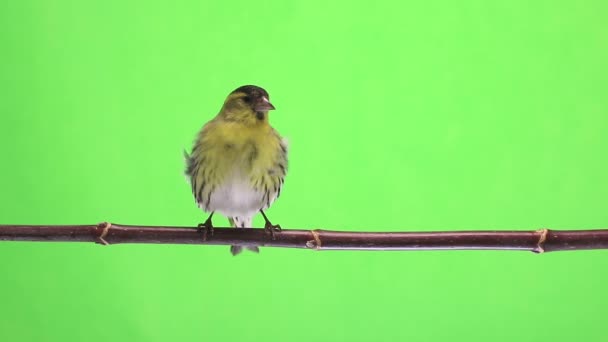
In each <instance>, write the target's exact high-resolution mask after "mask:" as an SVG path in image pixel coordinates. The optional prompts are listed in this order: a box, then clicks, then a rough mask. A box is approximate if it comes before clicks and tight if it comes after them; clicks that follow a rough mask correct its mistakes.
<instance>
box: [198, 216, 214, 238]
mask: <svg viewBox="0 0 608 342" xmlns="http://www.w3.org/2000/svg"><path fill="white" fill-rule="evenodd" d="M196 230H197V231H198V232H199V233H202V234H203V240H204V241H207V237H208V236H213V225H212V224H211V220H209V219H207V221H205V222H204V223H199V224H198V228H197V229H196Z"/></svg>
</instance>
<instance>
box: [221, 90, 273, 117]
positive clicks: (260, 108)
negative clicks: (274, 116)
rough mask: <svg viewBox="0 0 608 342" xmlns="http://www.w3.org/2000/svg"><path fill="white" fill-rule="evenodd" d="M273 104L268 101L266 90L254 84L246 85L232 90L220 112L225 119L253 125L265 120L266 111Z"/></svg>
mask: <svg viewBox="0 0 608 342" xmlns="http://www.w3.org/2000/svg"><path fill="white" fill-rule="evenodd" d="M273 109H274V106H273V105H272V103H270V101H269V95H268V92H267V91H266V90H264V89H263V88H260V87H258V86H254V85H246V86H242V87H239V88H237V89H236V90H234V91H233V92H232V93H230V95H228V97H227V98H226V101H224V106H223V107H222V110H221V112H220V116H222V117H223V118H224V119H226V120H230V121H238V122H242V123H244V124H249V125H255V124H259V123H262V122H267V120H268V111H269V110H273Z"/></svg>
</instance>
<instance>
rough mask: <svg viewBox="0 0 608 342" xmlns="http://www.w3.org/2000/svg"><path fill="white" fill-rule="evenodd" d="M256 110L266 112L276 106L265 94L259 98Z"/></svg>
mask: <svg viewBox="0 0 608 342" xmlns="http://www.w3.org/2000/svg"><path fill="white" fill-rule="evenodd" d="M253 109H254V110H255V111H256V112H265V111H268V110H273V109H274V106H273V105H272V103H270V101H268V99H267V98H266V96H263V97H262V99H261V100H259V101H258V102H257V103H256V104H255V106H254V108H253Z"/></svg>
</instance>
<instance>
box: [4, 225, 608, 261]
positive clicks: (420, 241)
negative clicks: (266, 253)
mask: <svg viewBox="0 0 608 342" xmlns="http://www.w3.org/2000/svg"><path fill="white" fill-rule="evenodd" d="M0 241H61V242H96V243H99V244H103V245H113V244H120V243H162V244H201V245H249V246H265V247H288V248H307V249H315V250H326V249H330V250H463V249H466V250H480V249H483V250H522V251H531V252H535V253H542V252H552V251H565V250H582V249H608V229H598V230H549V229H539V230H535V231H516V230H510V231H451V232H384V233H379V232H378V233H377V232H342V231H331V230H321V229H315V230H296V229H288V230H283V231H281V232H280V233H277V234H276V238H275V239H272V237H271V236H270V234H268V233H266V232H265V231H264V229H251V228H244V229H243V228H215V229H214V233H213V236H207V233H206V232H205V231H201V230H197V229H196V228H189V227H165V226H128V225H121V224H116V223H107V222H102V223H100V224H97V225H74V226H30V225H0Z"/></svg>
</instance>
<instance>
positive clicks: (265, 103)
mask: <svg viewBox="0 0 608 342" xmlns="http://www.w3.org/2000/svg"><path fill="white" fill-rule="evenodd" d="M238 93H242V94H245V95H244V96H243V97H242V100H243V101H244V102H245V103H246V104H247V105H249V106H250V107H251V109H253V110H254V111H255V112H266V111H269V110H273V109H274V106H273V105H272V103H270V101H269V98H270V96H269V95H268V92H267V91H266V90H264V89H263V88H260V87H258V86H254V85H244V86H242V87H238V88H237V89H235V90H234V91H233V92H232V93H230V94H238Z"/></svg>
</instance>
